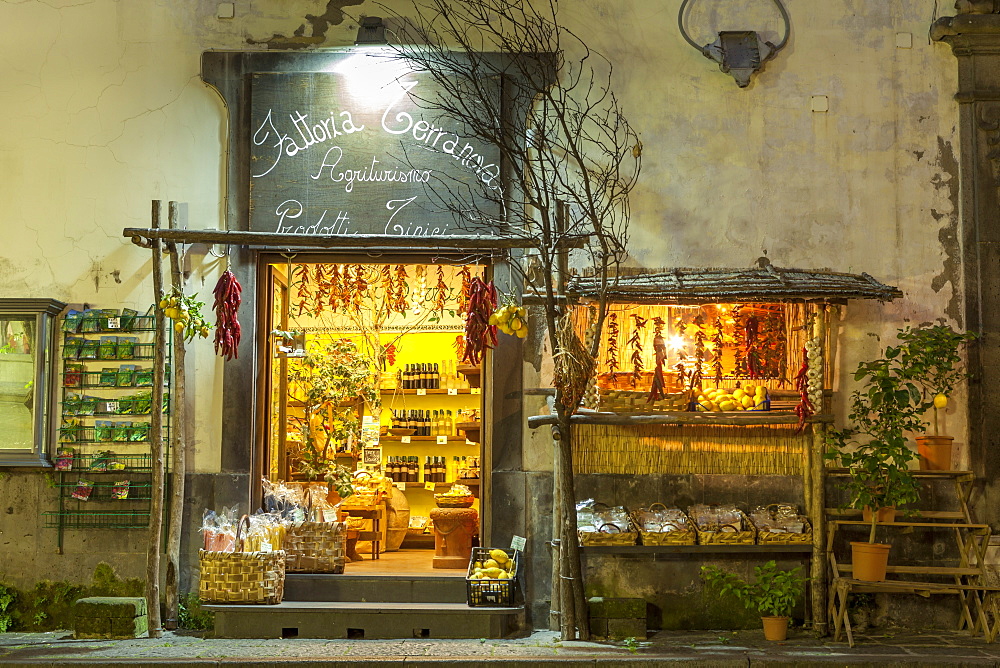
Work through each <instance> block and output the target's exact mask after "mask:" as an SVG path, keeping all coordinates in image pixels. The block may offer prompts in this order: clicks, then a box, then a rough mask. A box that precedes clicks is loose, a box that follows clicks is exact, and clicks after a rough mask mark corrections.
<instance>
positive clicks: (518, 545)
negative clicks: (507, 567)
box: [510, 536, 526, 552]
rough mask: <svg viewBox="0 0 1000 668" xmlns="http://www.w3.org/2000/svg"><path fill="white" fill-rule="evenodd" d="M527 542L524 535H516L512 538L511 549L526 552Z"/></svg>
mask: <svg viewBox="0 0 1000 668" xmlns="http://www.w3.org/2000/svg"><path fill="white" fill-rule="evenodd" d="M525 542H526V541H525V540H524V536H514V537H513V538H511V539H510V549H512V550H517V551H518V552H524V544H525Z"/></svg>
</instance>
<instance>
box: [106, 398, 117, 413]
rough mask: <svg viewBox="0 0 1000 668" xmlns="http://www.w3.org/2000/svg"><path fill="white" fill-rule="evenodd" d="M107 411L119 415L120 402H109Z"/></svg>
mask: <svg viewBox="0 0 1000 668" xmlns="http://www.w3.org/2000/svg"><path fill="white" fill-rule="evenodd" d="M107 409H108V412H109V413H117V412H118V402H117V401H109V402H107Z"/></svg>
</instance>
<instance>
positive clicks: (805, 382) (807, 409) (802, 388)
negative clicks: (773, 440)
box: [795, 348, 816, 434]
mask: <svg viewBox="0 0 1000 668" xmlns="http://www.w3.org/2000/svg"><path fill="white" fill-rule="evenodd" d="M795 389H796V391H797V392H798V393H799V403H798V405H797V406H796V407H795V414H796V415H798V416H799V427H798V429H796V431H795V433H797V434H798V433H801V431H802V430H803V429H805V426H806V420H808V419H809V418H810V417H812V416H813V414H814V413H815V412H816V408H815V407H814V406H813V403H812V401H810V399H809V355H808V353H807V351H806V349H805V348H802V366H801V367H800V368H799V372H798V374H796V376H795Z"/></svg>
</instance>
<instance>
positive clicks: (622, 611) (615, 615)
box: [587, 596, 646, 619]
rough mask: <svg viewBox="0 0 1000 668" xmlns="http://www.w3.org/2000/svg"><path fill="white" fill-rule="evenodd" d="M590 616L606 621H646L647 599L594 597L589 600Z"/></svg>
mask: <svg viewBox="0 0 1000 668" xmlns="http://www.w3.org/2000/svg"><path fill="white" fill-rule="evenodd" d="M587 604H588V605H589V607H590V614H591V616H593V617H604V618H606V619H640V618H641V619H646V599H642V598H608V597H602V596H594V597H593V598H590V599H587Z"/></svg>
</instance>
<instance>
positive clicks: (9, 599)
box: [0, 584, 17, 633]
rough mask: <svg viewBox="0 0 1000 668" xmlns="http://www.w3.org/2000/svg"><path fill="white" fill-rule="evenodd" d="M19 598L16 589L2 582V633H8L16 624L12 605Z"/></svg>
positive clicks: (0, 609) (0, 614) (0, 631)
mask: <svg viewBox="0 0 1000 668" xmlns="http://www.w3.org/2000/svg"><path fill="white" fill-rule="evenodd" d="M16 598H17V590H16V589H8V588H7V587H5V586H4V585H2V584H0V633H6V632H7V630H8V629H9V628H10V627H11V626H13V625H14V617H13V615H12V614H11V613H12V612H13V610H12V609H11V605H12V604H13V603H14V600H15V599H16Z"/></svg>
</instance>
